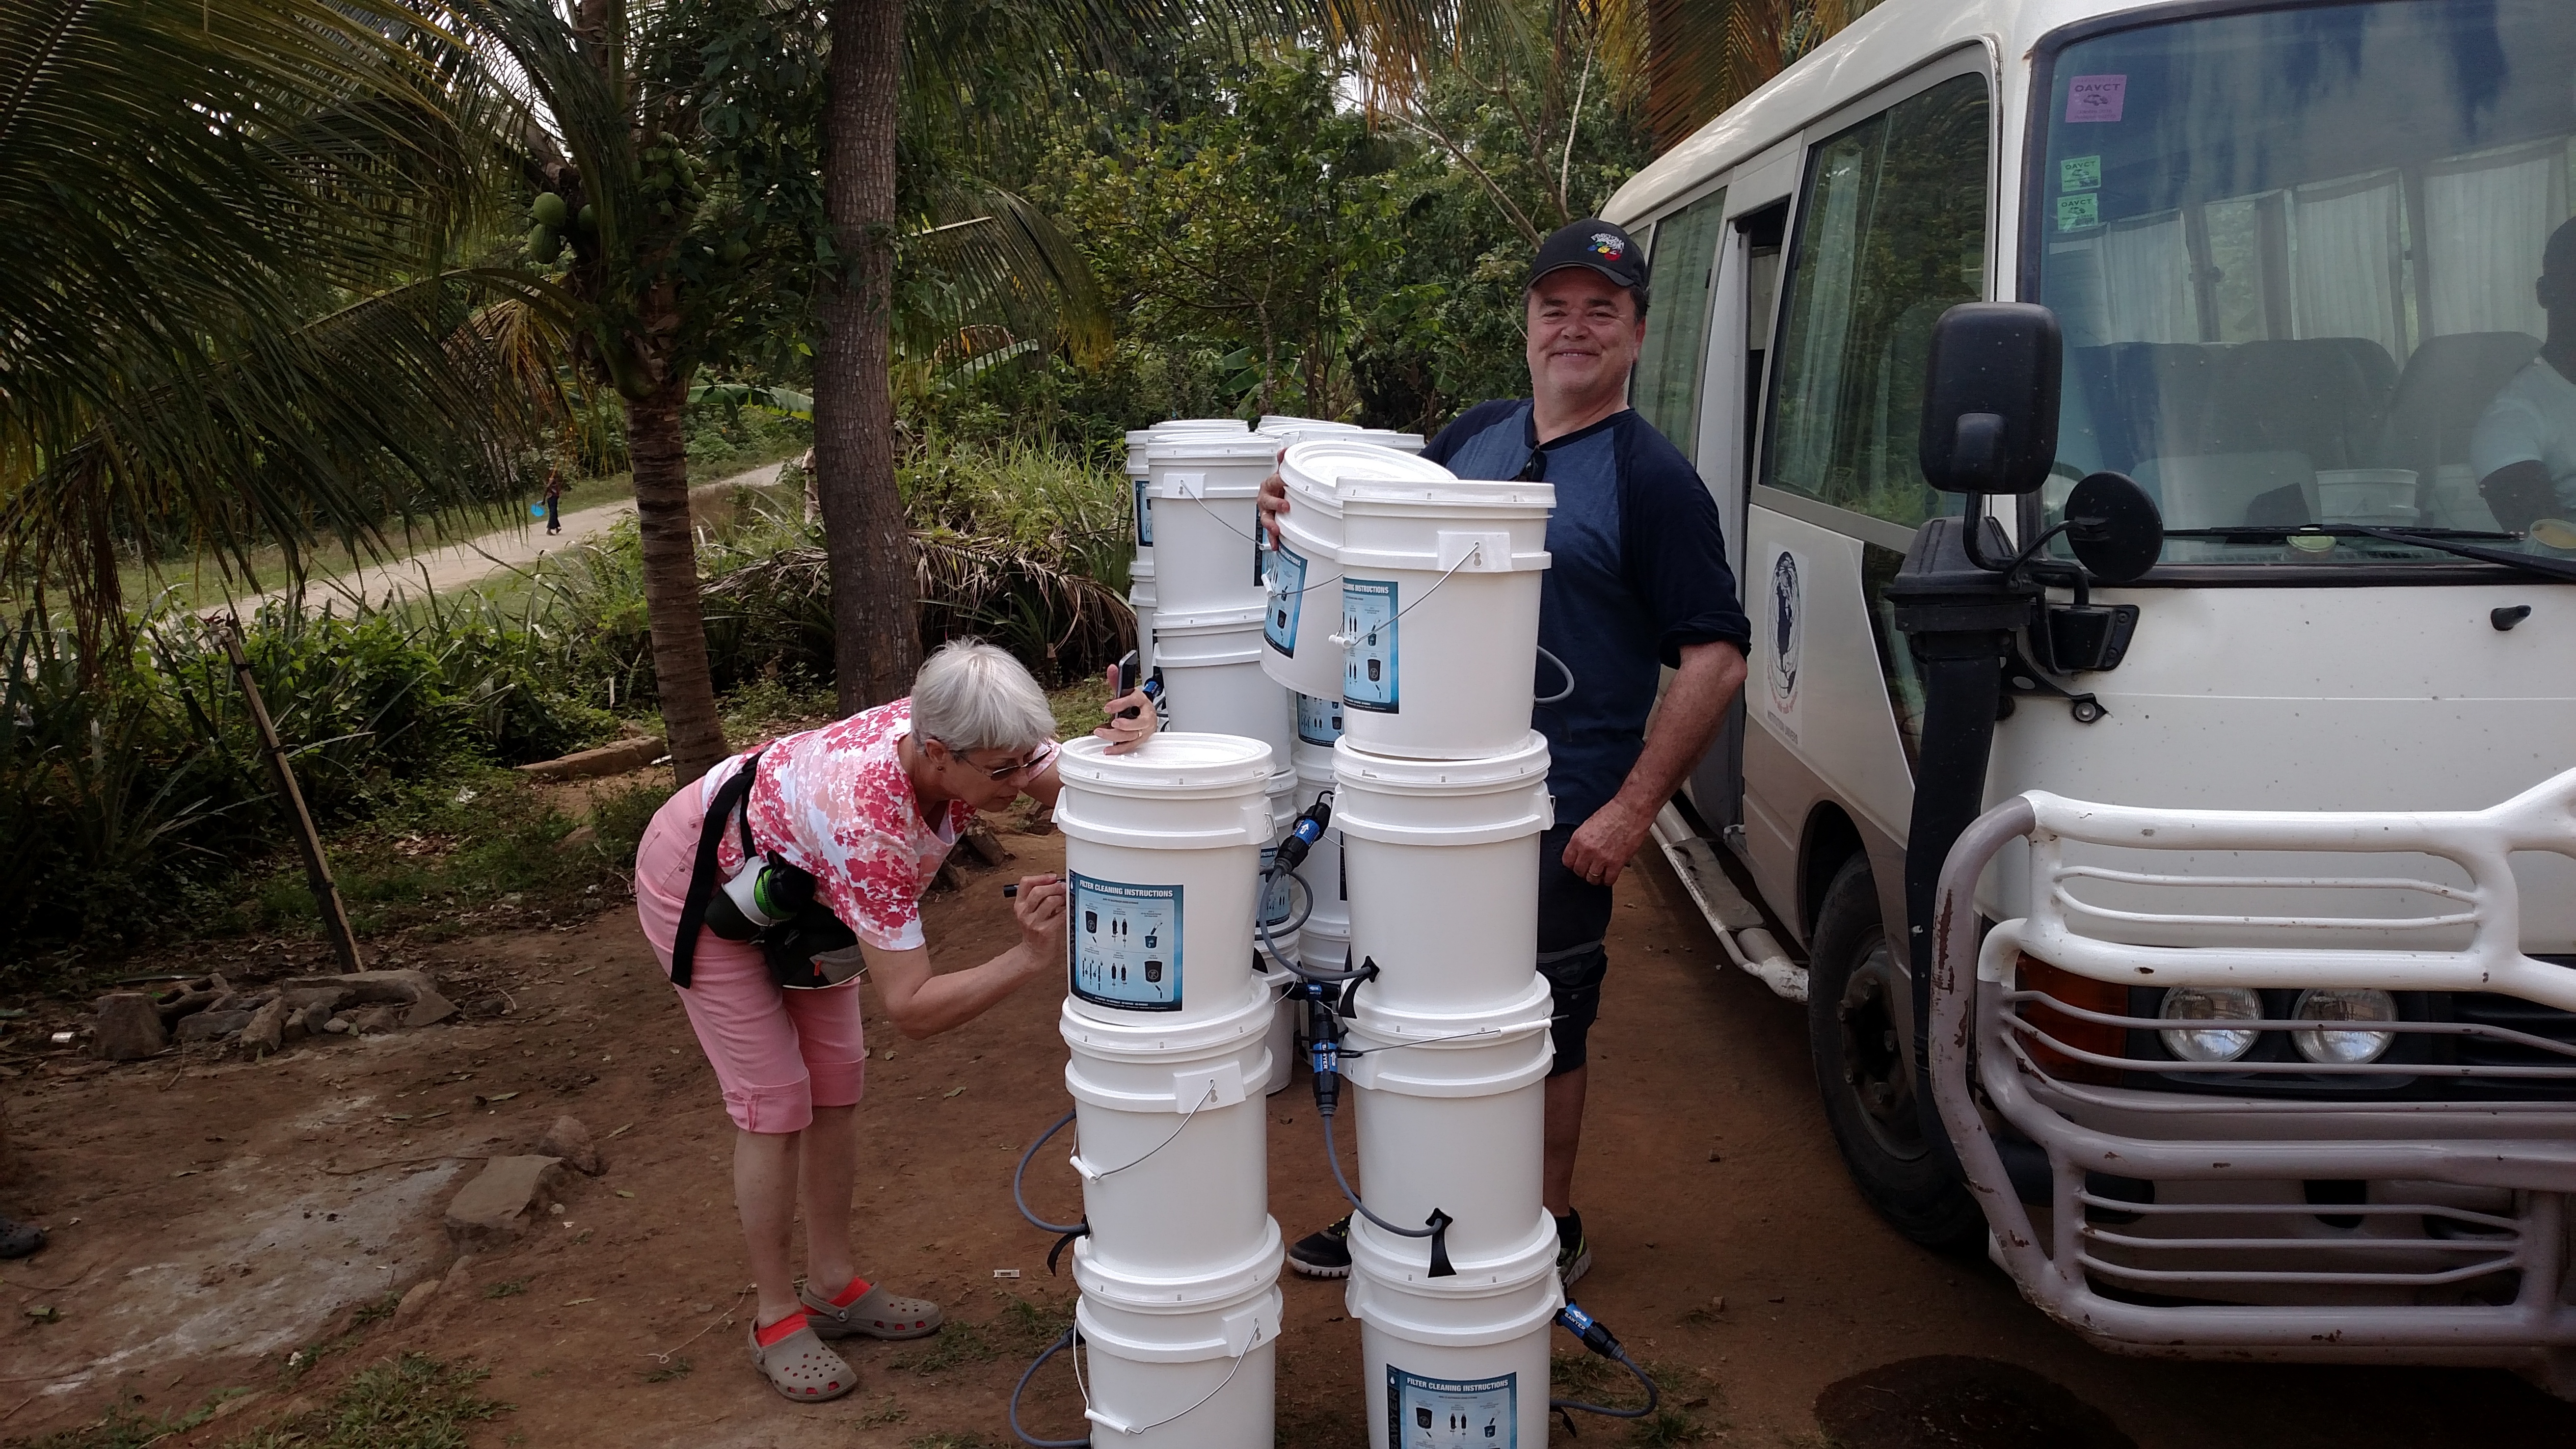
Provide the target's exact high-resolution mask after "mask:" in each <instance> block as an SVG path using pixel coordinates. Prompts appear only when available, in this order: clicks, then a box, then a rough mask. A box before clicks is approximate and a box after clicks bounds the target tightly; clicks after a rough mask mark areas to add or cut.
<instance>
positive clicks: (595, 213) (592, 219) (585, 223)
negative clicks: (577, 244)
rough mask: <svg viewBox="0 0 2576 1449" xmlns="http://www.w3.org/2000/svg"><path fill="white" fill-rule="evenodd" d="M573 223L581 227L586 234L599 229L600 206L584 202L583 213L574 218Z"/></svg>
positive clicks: (583, 233)
mask: <svg viewBox="0 0 2576 1449" xmlns="http://www.w3.org/2000/svg"><path fill="white" fill-rule="evenodd" d="M573 224H574V225H576V226H578V227H580V228H581V230H582V235H584V236H588V235H589V234H590V233H592V232H595V231H597V230H599V208H598V207H596V206H592V205H590V204H588V203H587V202H585V203H583V205H582V208H581V215H579V216H577V217H575V218H573Z"/></svg>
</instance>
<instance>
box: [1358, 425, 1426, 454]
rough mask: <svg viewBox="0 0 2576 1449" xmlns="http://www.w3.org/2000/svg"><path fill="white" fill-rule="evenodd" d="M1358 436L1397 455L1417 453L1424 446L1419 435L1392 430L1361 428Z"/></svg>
mask: <svg viewBox="0 0 2576 1449" xmlns="http://www.w3.org/2000/svg"><path fill="white" fill-rule="evenodd" d="M1360 436H1361V437H1364V438H1366V439H1368V440H1369V441H1370V442H1372V443H1376V444H1379V445H1380V446H1382V447H1388V448H1393V449H1395V450H1396V451H1397V452H1399V453H1419V452H1421V451H1422V449H1423V446H1424V439H1423V436H1422V435H1421V434H1420V433H1399V432H1397V431H1396V430H1395V429H1393V428H1362V429H1360Z"/></svg>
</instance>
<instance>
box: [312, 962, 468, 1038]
mask: <svg viewBox="0 0 2576 1449" xmlns="http://www.w3.org/2000/svg"><path fill="white" fill-rule="evenodd" d="M279 985H280V987H281V989H283V990H284V991H286V992H287V993H289V994H290V995H292V994H295V993H300V992H307V991H322V990H336V991H342V992H346V993H347V995H346V996H344V997H343V998H341V999H340V1000H338V1001H335V1002H333V1003H332V1005H333V1006H335V1007H338V1006H343V1005H351V1006H400V1007H404V1008H406V1009H405V1010H404V1012H403V1013H402V1024H403V1025H405V1026H429V1025H431V1024H433V1023H435V1022H441V1021H445V1020H447V1019H448V1018H449V1017H451V1016H454V1015H456V1003H454V1002H452V1001H449V1000H448V999H447V998H446V997H444V996H441V995H439V994H438V988H437V987H436V986H433V985H431V984H430V980H429V977H428V976H427V974H425V973H423V972H420V971H417V970H412V969H409V968H405V969H402V970H398V971H352V972H349V973H348V974H346V975H342V976H297V977H292V978H290V979H288V980H286V981H284V982H281V983H279Z"/></svg>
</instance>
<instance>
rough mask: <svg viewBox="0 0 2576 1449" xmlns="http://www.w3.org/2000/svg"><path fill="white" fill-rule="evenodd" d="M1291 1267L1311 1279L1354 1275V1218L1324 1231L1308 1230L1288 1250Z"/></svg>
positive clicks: (1345, 1214)
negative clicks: (1311, 1231)
mask: <svg viewBox="0 0 2576 1449" xmlns="http://www.w3.org/2000/svg"><path fill="white" fill-rule="evenodd" d="M1288 1266H1289V1267H1291V1268H1294V1269H1296V1270H1297V1271H1298V1272H1300V1273H1303V1274H1305V1275H1306V1276H1307V1277H1309V1278H1347V1277H1349V1276H1351V1219H1350V1214H1348V1213H1344V1214H1343V1215H1342V1220H1341V1221H1340V1222H1337V1223H1335V1224H1333V1225H1332V1226H1331V1227H1329V1228H1326V1229H1324V1230H1323V1231H1321V1232H1315V1233H1308V1234H1307V1235H1306V1236H1304V1237H1302V1238H1299V1239H1298V1240H1297V1241H1296V1243H1295V1244H1293V1245H1292V1246H1290V1248H1289V1249H1288Z"/></svg>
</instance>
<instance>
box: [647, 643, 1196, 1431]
mask: <svg viewBox="0 0 2576 1449" xmlns="http://www.w3.org/2000/svg"><path fill="white" fill-rule="evenodd" d="M1112 677H1113V678H1114V677H1115V676H1114V674H1113V676H1112ZM1131 706H1141V708H1137V709H1135V710H1134V716H1135V717H1133V718H1128V719H1117V718H1112V719H1111V720H1110V722H1109V723H1108V724H1106V725H1104V726H1102V727H1101V728H1100V730H1099V731H1098V733H1099V734H1100V735H1101V736H1103V737H1104V738H1106V739H1108V740H1110V741H1111V748H1112V753H1125V752H1127V751H1129V750H1132V749H1134V748H1136V747H1137V746H1138V745H1140V744H1141V743H1143V741H1144V740H1145V738H1146V736H1147V735H1149V734H1150V733H1152V731H1153V728H1154V723H1155V717H1154V711H1153V707H1152V705H1151V703H1150V701H1148V700H1147V699H1146V698H1145V696H1144V695H1143V694H1142V693H1141V692H1139V693H1137V694H1133V695H1129V696H1127V697H1126V698H1123V699H1118V700H1113V701H1111V703H1110V706H1109V707H1110V709H1111V711H1112V712H1113V715H1114V713H1115V712H1116V711H1118V710H1120V709H1126V708H1129V707H1131ZM1054 728H1055V719H1054V715H1053V714H1052V712H1051V711H1050V710H1049V709H1048V707H1047V699H1046V695H1045V693H1044V691H1042V690H1040V689H1039V688H1038V684H1037V681H1036V680H1034V679H1032V678H1030V677H1029V672H1028V671H1027V670H1026V669H1023V668H1022V667H1020V663H1019V661H1018V660H1016V659H1013V658H1012V657H1011V656H1010V655H1009V654H1007V653H1004V652H1003V651H1002V650H1000V649H997V648H994V647H993V646H992V645H990V644H984V643H979V642H976V641H973V640H961V641H957V642H953V643H950V644H948V645H946V646H944V647H942V648H941V649H940V650H939V651H938V652H937V653H935V654H933V655H932V656H931V657H930V659H929V662H927V663H925V664H923V665H922V667H921V672H920V674H919V675H918V676H917V677H916V678H915V679H914V681H913V687H912V694H911V695H910V697H908V698H905V699H899V700H896V701H894V702H893V703H891V704H885V705H880V706H878V707H877V708H875V709H870V710H863V711H861V712H860V713H858V714H854V715H851V716H850V717H849V718H847V719H844V720H840V721H838V722H836V723H833V724H828V725H825V726H823V727H822V728H820V729H814V730H807V731H805V732H803V733H801V734H793V735H789V736H787V737H786V738H784V739H780V740H774V741H772V742H770V743H769V744H767V745H765V746H763V747H761V748H759V749H756V750H750V751H746V752H744V753H742V754H739V755H736V756H734V757H732V758H731V759H728V760H725V761H723V762H722V763H720V764H718V765H717V766H716V767H715V768H714V769H712V770H710V771H708V772H707V774H706V775H705V776H704V777H703V778H701V779H699V780H696V781H693V782H691V783H689V784H687V785H684V786H682V787H681V788H680V790H679V793H677V794H675V795H673V796H672V797H671V799H670V801H669V802H668V803H667V804H665V805H664V806H663V807H662V809H661V811H660V812H659V813H658V814H656V815H655V816H654V817H653V822H652V824H651V825H650V826H649V827H648V828H647V829H646V830H645V832H644V839H643V842H642V843H641V844H640V845H639V846H638V847H637V849H636V857H635V910H636V915H637V916H638V918H639V919H640V920H641V922H642V925H643V928H644V936H645V939H646V941H647V942H649V943H650V944H651V946H652V948H653V953H654V955H655V957H656V958H657V959H659V961H660V962H661V965H662V969H663V972H664V974H665V975H667V976H668V977H669V978H670V980H671V984H672V985H673V986H674V987H675V988H677V989H678V992H679V996H680V1003H681V1006H682V1008H683V1009H684V1010H686V1011H687V1013H688V1017H689V1026H690V1028H691V1029H692V1030H693V1031H694V1032H695V1033H696V1034H697V1038H698V1043H699V1045H700V1046H701V1047H703V1048H704V1049H705V1051H706V1054H707V1060H708V1062H709V1063H710V1064H712V1065H713V1066H714V1068H715V1074H716V1081H717V1083H718V1084H719V1085H720V1086H721V1087H722V1089H723V1093H724V1105H725V1111H726V1113H727V1114H728V1115H730V1116H731V1117H732V1118H733V1123H734V1126H735V1128H736V1129H737V1130H736V1131H735V1134H734V1159H733V1181H734V1203H735V1208H736V1210H737V1211H738V1212H739V1214H740V1215H741V1219H742V1231H743V1238H744V1242H745V1246H746V1247H747V1249H748V1251H749V1255H750V1258H751V1271H752V1278H753V1281H754V1284H755V1287H756V1292H757V1294H758V1309H757V1311H756V1313H755V1314H754V1316H753V1319H752V1322H751V1325H750V1327H749V1329H748V1334H749V1345H748V1347H749V1352H750V1355H751V1360H752V1363H753V1364H754V1365H755V1366H756V1367H757V1368H758V1369H759V1371H760V1372H761V1374H762V1375H763V1376H764V1377H765V1378H767V1379H768V1381H769V1384H770V1386H771V1387H772V1388H774V1389H776V1390H777V1391H778V1392H779V1393H780V1394H781V1395H783V1396H785V1397H787V1398H790V1399H794V1400H798V1401H800V1402H821V1401H823V1400H825V1399H836V1398H839V1397H841V1396H842V1395H844V1394H847V1393H848V1392H850V1390H851V1389H852V1388H853V1387H854V1386H855V1383H856V1380H855V1378H854V1376H853V1375H852V1373H851V1370H850V1366H849V1363H848V1362H847V1361H846V1360H844V1359H843V1358H842V1357H841V1356H840V1355H839V1354H837V1353H835V1352H833V1351H832V1350H831V1349H830V1348H828V1347H826V1346H825V1345H824V1343H823V1340H824V1339H826V1338H835V1339H837V1338H849V1337H853V1336H865V1337H871V1338H918V1337H921V1336H922V1335H924V1334H929V1333H935V1332H937V1331H938V1329H939V1326H940V1311H939V1308H938V1306H937V1305H936V1304H933V1303H930V1302H928V1301H926V1300H923V1299H919V1298H906V1297H900V1296H898V1295H896V1294H893V1293H890V1292H888V1291H887V1290H886V1287H885V1285H884V1284H882V1283H873V1282H870V1281H869V1280H868V1279H866V1278H862V1277H860V1276H859V1274H858V1269H857V1258H856V1256H855V1254H854V1253H853V1252H852V1250H851V1241H850V1239H851V1221H850V1205H851V1196H852V1191H853V1189H854V1187H855V1184H856V1180H857V1174H858V1168H859V1162H860V1150H859V1138H858V1128H857V1109H858V1102H859V1095H860V1088H861V1084H862V1078H863V1075H864V1071H865V1062H866V1058H867V1046H866V1043H865V1041H864V1039H863V1037H862V1035H861V1030H860V1024H861V1016H860V1000H859V991H858V977H859V975H860V974H861V973H862V971H864V972H866V973H867V974H869V975H872V976H873V977H874V978H875V981H876V989H877V996H878V1000H879V1002H880V1003H881V1005H882V1006H883V1007H884V1010H885V1013H886V1015H887V1016H889V1017H891V1018H892V1019H893V1020H894V1024H895V1025H896V1027H898V1028H899V1029H901V1030H902V1032H903V1033H904V1035H906V1036H908V1037H914V1038H920V1037H926V1036H932V1035H935V1034H937V1033H939V1032H943V1031H947V1030H948V1029H950V1028H951V1027H956V1026H961V1025H963V1024H965V1023H966V1022H968V1021H971V1020H973V1019H974V1018H975V1017H977V1016H979V1015H981V1014H983V1013H984V1012H985V1011H986V1010H988V1009H989V1008H991V1007H992V1006H994V1005H996V1004H997V1003H999V1002H1000V1001H1001V1000H1002V998H1003V997H1005V996H1008V995H1009V994H1010V993H1011V992H1013V991H1014V990H1016V989H1018V988H1019V987H1021V986H1023V985H1025V984H1026V983H1028V982H1029V981H1031V980H1033V979H1035V978H1038V977H1042V976H1054V975H1061V974H1062V972H1063V969H1064V951H1065V888H1064V885H1063V883H1062V882H1060V881H1058V880H1057V879H1056V877H1054V876H1051V875H1033V876H1026V877H1023V878H1022V879H1021V881H1020V884H1019V892H1018V901H1017V903H1016V910H1015V914H1016V915H1017V917H1018V921H1019V928H1020V938H1019V941H1018V943H1017V944H1015V945H1013V946H1012V947H1011V948H1010V949H1009V950H1007V951H1004V952H1002V953H1001V954H1000V955H998V956H995V957H994V958H993V959H991V960H989V961H986V962H985V963H983V964H982V965H980V966H973V967H969V968H967V969H966V970H963V971H950V972H945V973H941V972H937V971H934V970H933V969H932V967H931V962H930V945H929V942H928V940H927V939H926V938H925V936H924V935H923V933H922V922H921V908H920V897H921V893H922V892H923V891H924V890H926V889H927V888H928V887H929V885H930V881H931V878H932V877H933V876H935V875H937V874H938V872H939V867H940V863H941V862H942V861H943V860H945V859H946V858H947V855H948V851H949V848H950V847H951V846H953V845H954V844H955V843H956V841H957V833H958V832H959V831H960V830H962V829H964V828H965V827H966V825H967V823H968V822H969V821H970V820H972V819H973V817H974V815H975V812H977V811H979V810H995V809H1000V808H1001V807H1003V806H1005V805H1008V804H1009V803H1010V802H1011V801H1013V800H1016V799H1018V798H1019V797H1020V796H1022V795H1030V796H1033V797H1035V798H1036V799H1038V800H1039V801H1041V802H1044V803H1046V804H1050V805H1052V804H1053V803H1054V801H1055V798H1056V793H1057V791H1058V790H1059V788H1061V785H1060V781H1059V780H1058V778H1057V775H1056V768H1055V763H1054V758H1055V752H1056V746H1055V742H1054V739H1053V737H1052V736H1053V733H1054ZM752 872H757V873H758V874H757V875H756V876H752V875H751V874H750V873H752ZM746 876H750V879H745V877H746ZM745 899H748V900H750V901H751V902H752V907H751V908H748V909H747V908H746V907H745V906H743V905H742V904H741V903H742V902H743V901H744V900H745ZM755 912H756V913H757V915H758V916H759V917H762V918H765V920H764V919H755V918H754V915H755ZM752 928H759V929H758V932H757V934H756V935H755V934H753V930H752ZM720 932H723V933H722V934H720ZM737 937H739V938H741V939H736V938H737ZM800 1177H801V1179H802V1183H801V1187H802V1194H801V1200H802V1204H803V1207H804V1217H805V1278H804V1281H803V1283H802V1284H801V1285H800V1284H799V1283H798V1282H797V1280H796V1279H795V1278H794V1277H792V1276H791V1273H790V1269H789V1254H790V1247H791V1245H790V1238H791V1237H792V1228H793V1225H794V1222H795V1219H796V1211H797V1207H798V1204H799V1200H800V1194H799V1188H800V1182H799V1179H800Z"/></svg>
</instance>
